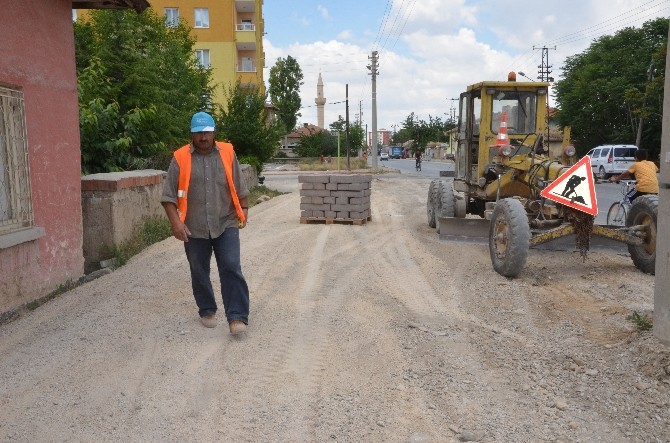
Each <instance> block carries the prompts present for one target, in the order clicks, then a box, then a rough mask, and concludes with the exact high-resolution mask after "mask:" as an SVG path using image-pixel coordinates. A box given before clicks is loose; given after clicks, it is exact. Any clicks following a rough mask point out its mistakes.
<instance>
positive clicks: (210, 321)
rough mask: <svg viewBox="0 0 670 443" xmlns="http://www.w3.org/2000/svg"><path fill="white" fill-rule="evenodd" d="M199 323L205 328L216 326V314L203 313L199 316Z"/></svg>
mask: <svg viewBox="0 0 670 443" xmlns="http://www.w3.org/2000/svg"><path fill="white" fill-rule="evenodd" d="M200 323H202V325H203V326H204V327H206V328H215V327H216V316H215V315H214V314H210V315H203V316H202V317H200Z"/></svg>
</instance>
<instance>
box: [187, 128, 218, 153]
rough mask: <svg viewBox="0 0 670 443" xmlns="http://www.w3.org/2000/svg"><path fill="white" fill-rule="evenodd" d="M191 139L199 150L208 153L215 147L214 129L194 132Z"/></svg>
mask: <svg viewBox="0 0 670 443" xmlns="http://www.w3.org/2000/svg"><path fill="white" fill-rule="evenodd" d="M191 139H192V141H193V146H194V147H195V149H196V150H197V151H198V152H203V153H207V152H209V151H211V150H212V148H213V147H214V131H203V132H192V133H191Z"/></svg>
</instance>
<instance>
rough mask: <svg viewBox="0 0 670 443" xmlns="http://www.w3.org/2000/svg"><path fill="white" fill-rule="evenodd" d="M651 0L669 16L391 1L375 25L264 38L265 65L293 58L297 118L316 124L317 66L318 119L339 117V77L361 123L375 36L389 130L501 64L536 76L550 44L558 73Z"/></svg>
mask: <svg viewBox="0 0 670 443" xmlns="http://www.w3.org/2000/svg"><path fill="white" fill-rule="evenodd" d="M649 1H652V2H654V5H657V4H658V5H662V7H664V8H666V14H665V15H666V16H667V9H668V3H667V0H625V1H624V0H587V1H584V0H580V1H579V2H577V1H576V0H562V1H561V2H559V1H558V0H547V1H546V2H540V3H537V2H536V1H534V0H519V1H518V2H516V3H515V4H514V6H513V7H504V5H501V4H500V3H499V2H489V1H486V0H481V1H480V2H478V3H473V2H472V1H469V0H413V1H407V0H404V1H403V0H393V3H392V8H391V10H390V11H389V12H388V14H387V16H386V17H385V18H384V19H381V18H380V21H379V23H378V24H377V26H378V27H379V29H375V32H371V31H370V30H369V29H368V28H366V26H367V25H368V24H369V22H366V23H364V24H363V25H362V26H361V25H360V24H357V23H350V21H349V20H348V21H347V22H343V23H337V21H336V20H335V19H333V20H334V23H333V25H337V24H340V25H344V26H346V27H347V28H346V29H343V30H342V28H340V30H339V31H336V30H334V31H335V32H334V33H333V34H330V35H333V36H334V35H337V36H336V37H334V38H333V39H326V40H320V41H311V40H308V41H305V40H304V39H303V41H300V42H299V43H294V44H289V45H283V47H282V48H276V47H274V46H272V43H271V42H270V41H266V42H265V43H264V44H265V52H266V57H267V62H266V64H267V66H268V68H269V67H271V66H272V65H273V64H274V60H276V58H277V57H279V56H281V57H286V56H287V55H291V56H292V57H295V58H296V59H297V60H298V63H299V64H300V66H301V68H302V70H303V73H304V84H303V86H302V89H301V98H302V103H303V106H304V108H303V109H302V110H301V112H302V117H301V118H300V121H299V123H301V122H305V123H307V122H308V123H316V107H315V105H314V98H315V97H316V82H317V78H318V75H319V73H321V74H322V77H323V81H324V95H325V96H326V99H327V104H326V106H325V122H326V125H328V124H330V123H331V122H333V121H335V120H337V118H338V115H342V116H344V115H345V112H346V109H345V104H344V103H335V102H342V101H344V99H345V85H347V84H348V85H349V115H350V120H354V118H355V115H356V114H358V113H359V103H360V105H361V108H362V112H363V121H364V123H370V118H371V76H370V75H369V71H368V70H367V69H366V65H367V64H369V62H370V60H369V56H370V53H371V50H372V48H373V46H372V43H373V42H374V43H375V46H374V49H378V50H379V76H378V77H377V115H378V123H377V126H378V128H387V129H390V128H391V127H392V125H393V124H399V123H400V122H402V121H404V120H405V118H406V117H407V116H408V115H409V114H410V113H411V112H414V113H415V114H416V116H417V117H418V118H421V119H424V120H427V119H428V116H429V115H431V116H433V117H439V118H441V119H444V118H446V115H445V114H449V113H450V110H451V107H452V106H456V107H457V106H458V103H453V102H452V100H451V99H452V98H457V97H458V96H459V95H460V93H461V92H463V90H464V89H465V88H466V87H467V85H469V84H472V83H475V82H478V81H483V80H502V81H504V80H505V79H506V78H507V73H508V72H509V71H517V72H519V71H523V72H525V74H526V75H527V76H528V77H530V78H532V79H535V78H536V77H537V71H538V68H537V66H538V65H539V64H540V63H541V60H542V47H543V46H546V47H548V48H550V49H548V50H547V53H548V56H549V63H550V64H551V65H552V70H553V71H552V75H553V76H554V77H555V78H557V79H558V78H559V77H560V67H561V64H562V62H563V60H564V59H565V57H566V56H569V55H574V54H576V53H579V52H582V51H583V50H585V49H586V48H587V47H588V45H589V44H590V42H591V41H592V40H593V38H596V37H598V36H599V35H602V34H612V33H614V32H615V31H616V29H618V28H617V26H616V25H618V26H619V27H622V26H623V25H622V23H626V24H627V25H628V24H629V23H630V21H628V22H621V21H615V22H614V23H612V22H610V21H608V19H610V18H613V17H614V18H616V20H622V19H624V18H629V17H627V15H626V14H625V12H626V11H630V10H631V9H634V8H637V9H635V11H637V12H640V13H643V11H645V10H644V9H643V8H641V7H640V6H641V5H642V4H645V2H649ZM652 6H653V5H652ZM320 10H321V9H320ZM324 10H325V8H324ZM520 11H521V12H523V13H520ZM524 11H525V12H524ZM383 12H384V11H383V10H382V11H380V12H379V14H380V15H381V14H382V13H383ZM410 12H411V14H410ZM644 14H646V12H644ZM657 15H658V14H657ZM328 16H329V17H330V15H328ZM651 18H653V17H647V18H646V19H647V20H648V19H651ZM642 21H644V19H642ZM598 24H600V26H597V25H598ZM357 25H358V26H357ZM335 28H336V29H337V27H335ZM382 29H383V32H382V33H381V34H380V33H379V31H381V30H382ZM320 35H321V34H314V33H312V34H310V35H309V38H310V39H313V38H314V36H317V37H318V36H320ZM566 37H567V38H566ZM310 41H311V42H310ZM554 47H556V49H554ZM265 78H266V79H267V74H266V77H265Z"/></svg>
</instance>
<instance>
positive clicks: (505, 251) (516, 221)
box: [489, 198, 530, 277]
mask: <svg viewBox="0 0 670 443" xmlns="http://www.w3.org/2000/svg"><path fill="white" fill-rule="evenodd" d="M529 247H530V228H529V227H528V217H527V216H526V210H525V209H524V208H523V205H522V204H521V203H520V202H519V201H518V200H515V199H513V198H505V199H502V200H500V201H499V202H498V203H497V204H496V207H495V209H494V210H493V215H492V217H491V224H490V226H489V253H490V254H491V263H492V264H493V269H495V270H496V272H497V273H498V274H500V275H503V276H505V277H516V276H518V275H519V273H520V272H521V270H522V269H523V267H524V266H525V265H526V258H527V257H528V248H529Z"/></svg>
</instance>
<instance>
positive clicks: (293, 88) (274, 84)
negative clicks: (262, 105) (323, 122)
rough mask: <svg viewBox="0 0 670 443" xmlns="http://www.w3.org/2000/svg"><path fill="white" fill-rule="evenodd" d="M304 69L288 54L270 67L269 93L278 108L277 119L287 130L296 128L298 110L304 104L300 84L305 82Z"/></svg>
mask: <svg viewBox="0 0 670 443" xmlns="http://www.w3.org/2000/svg"><path fill="white" fill-rule="evenodd" d="M302 79H303V75H302V69H300V65H299V64H298V61H297V60H296V59H294V58H293V57H291V56H290V55H289V56H287V57H286V58H285V59H283V58H281V57H279V58H278V59H277V62H276V63H275V65H274V66H273V67H272V68H270V78H269V80H268V83H269V84H270V86H269V88H268V94H269V96H270V102H271V103H272V105H273V106H274V107H275V108H277V119H278V120H279V122H280V123H281V124H282V125H283V126H284V131H285V132H290V131H292V130H293V129H294V128H295V125H296V123H297V121H298V117H300V116H301V115H302V114H300V112H298V111H299V110H300V107H301V106H302V104H301V101H300V86H301V85H302V84H303V81H302Z"/></svg>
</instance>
